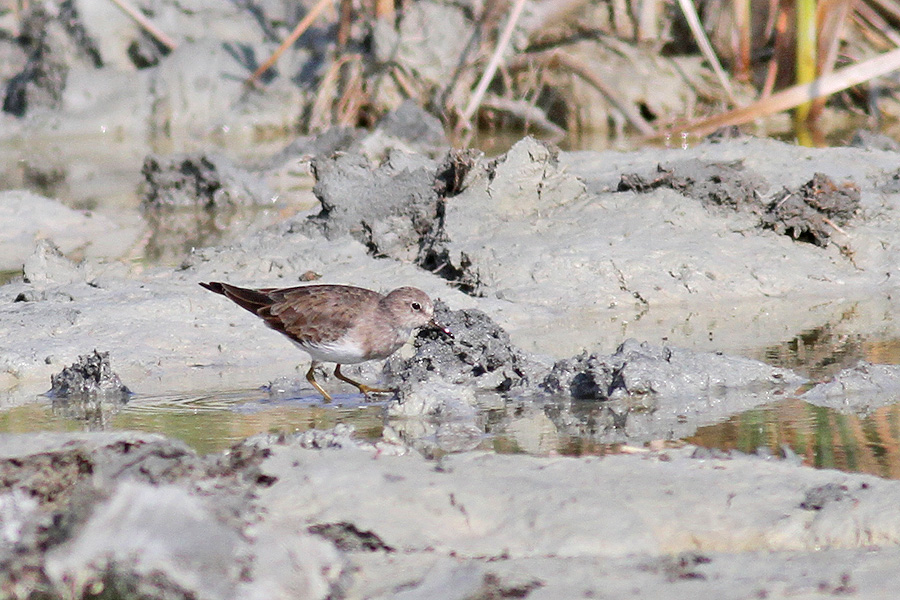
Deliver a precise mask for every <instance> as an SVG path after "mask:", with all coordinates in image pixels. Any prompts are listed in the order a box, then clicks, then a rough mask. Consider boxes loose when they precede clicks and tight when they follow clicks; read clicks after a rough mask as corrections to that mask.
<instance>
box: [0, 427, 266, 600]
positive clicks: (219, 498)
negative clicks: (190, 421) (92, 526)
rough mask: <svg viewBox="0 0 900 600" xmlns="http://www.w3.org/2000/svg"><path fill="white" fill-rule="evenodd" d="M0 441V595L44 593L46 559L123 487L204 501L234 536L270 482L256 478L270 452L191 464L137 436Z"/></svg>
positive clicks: (186, 455) (185, 451) (174, 448)
mask: <svg viewBox="0 0 900 600" xmlns="http://www.w3.org/2000/svg"><path fill="white" fill-rule="evenodd" d="M23 439H24V441H21V439H17V438H15V437H8V438H7V439H6V440H0V498H2V501H0V509H3V510H4V511H5V512H4V513H3V514H4V516H7V517H8V516H10V514H11V513H9V511H10V510H13V509H11V508H10V507H16V509H17V510H13V513H12V514H15V515H16V517H15V519H14V521H15V526H17V527H18V530H19V533H18V536H17V537H16V543H15V545H14V546H15V547H14V548H13V547H7V548H5V549H4V548H3V547H2V544H0V573H2V575H0V589H6V588H5V587H4V586H6V585H8V584H9V583H10V582H11V581H25V580H31V581H38V582H43V584H42V585H47V573H46V572H45V566H46V564H45V560H46V554H47V553H48V552H50V551H51V550H53V549H54V548H55V547H57V546H59V545H61V544H63V543H64V542H66V541H68V540H70V539H72V538H73V537H77V536H78V535H79V532H80V531H81V530H82V528H83V525H84V524H85V523H86V522H87V521H88V520H90V519H91V517H92V515H93V514H94V512H95V511H96V508H97V507H98V506H100V505H101V504H103V503H105V502H106V501H107V500H108V499H109V498H110V497H112V496H113V495H115V494H116V491H117V489H118V488H119V487H120V486H121V485H122V484H131V485H148V484H149V485H151V486H155V487H165V486H168V485H173V484H174V485H177V486H179V487H181V488H183V489H185V490H186V492H187V493H190V494H195V495H198V496H202V497H205V498H208V499H209V500H210V501H209V502H208V503H207V504H206V506H208V507H209V512H210V515H211V517H212V518H213V519H215V520H216V521H218V522H219V523H221V524H222V525H223V526H224V527H226V528H230V529H233V530H240V529H242V528H243V527H244V526H246V524H247V523H248V522H250V521H253V520H254V519H255V517H254V516H253V507H252V498H253V497H254V495H255V490H256V489H258V487H259V486H263V487H265V486H269V485H271V484H272V483H273V481H274V480H273V478H272V477H270V476H266V475H264V474H262V473H261V471H260V464H261V463H262V461H263V460H264V458H265V457H266V456H268V455H269V452H270V451H269V450H268V449H266V448H258V447H254V446H253V445H250V444H238V445H236V446H234V447H233V448H232V449H231V451H229V452H226V453H223V454H218V455H211V456H209V457H201V456H198V455H197V453H196V452H194V451H193V450H192V449H190V448H189V447H187V446H186V445H185V444H183V443H182V442H180V441H176V440H170V439H166V438H163V437H161V436H157V435H152V434H140V433H103V434H31V435H29V436H27V437H26V438H23Z"/></svg>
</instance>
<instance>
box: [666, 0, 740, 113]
mask: <svg viewBox="0 0 900 600" xmlns="http://www.w3.org/2000/svg"><path fill="white" fill-rule="evenodd" d="M678 4H679V5H680V6H681V12H682V13H684V18H685V19H687V22H688V26H689V27H690V28H691V33H693V34H694V39H695V40H696V41H697V45H698V46H700V51H701V52H702V53H703V56H704V57H705V58H706V61H707V62H708V63H709V64H710V65H711V66H712V68H713V71H714V72H715V74H716V77H717V78H718V79H719V83H721V84H722V89H724V90H725V93H726V94H728V99H729V100H731V103H732V104H735V103H736V102H737V101H736V100H735V98H734V92H732V90H731V82H730V81H729V80H728V75H726V74H725V69H723V68H722V64H721V63H720V62H719V57H718V56H716V52H715V51H714V50H713V47H712V44H710V43H709V38H708V37H706V32H704V31H703V25H701V23H700V17H699V16H698V15H697V9H696V8H695V7H694V3H693V2H692V1H691V0H678Z"/></svg>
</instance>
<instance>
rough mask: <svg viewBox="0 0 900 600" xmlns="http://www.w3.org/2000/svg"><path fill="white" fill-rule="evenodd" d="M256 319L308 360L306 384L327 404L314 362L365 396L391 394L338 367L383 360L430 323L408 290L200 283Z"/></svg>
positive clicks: (424, 305)
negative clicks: (327, 367)
mask: <svg viewBox="0 0 900 600" xmlns="http://www.w3.org/2000/svg"><path fill="white" fill-rule="evenodd" d="M200 285H201V286H203V287H204V288H206V289H208V290H210V291H213V292H216V293H217V294H222V295H223V296H225V297H226V298H228V299H229V300H231V301H233V302H234V303H236V304H237V305H238V306H241V307H242V308H245V309H247V310H249V311H250V312H252V313H253V314H255V315H257V316H258V317H260V318H262V319H263V320H264V321H265V322H266V325H268V326H269V327H271V328H272V329H274V330H276V331H280V332H281V333H283V334H284V335H286V336H287V337H288V339H290V340H291V341H292V342H293V343H294V344H295V345H297V346H298V347H299V348H300V349H301V350H304V351H305V352H307V353H308V354H309V355H310V357H311V358H312V364H311V365H310V367H309V371H307V372H306V379H307V380H308V381H309V382H310V383H311V384H312V386H313V387H314V388H316V390H318V391H319V393H320V394H322V396H323V397H324V398H325V401H326V402H331V400H332V398H331V394H329V393H328V392H326V391H325V389H324V388H323V387H322V386H321V385H319V382H317V381H316V379H315V376H314V374H313V370H314V369H315V368H316V366H317V365H318V364H319V363H320V362H333V363H335V368H334V375H335V377H337V378H338V379H340V380H342V381H346V382H347V383H350V384H352V385H354V386H356V387H357V389H359V391H360V392H362V393H363V394H365V395H368V394H369V393H373V392H391V391H393V390H386V389H381V388H373V387H369V386H368V385H365V384H363V383H359V382H357V381H354V380H352V379H350V378H349V377H347V376H346V375H344V374H342V373H341V365H349V364H356V363H361V362H365V361H367V360H376V359H382V358H387V357H388V356H390V355H391V354H393V353H394V352H396V351H397V350H398V349H399V348H400V346H402V345H403V344H404V343H405V342H406V341H408V340H409V337H410V335H411V334H412V332H413V331H415V330H416V329H419V328H420V327H425V326H429V325H430V326H432V327H435V328H438V329H440V330H441V331H443V332H444V333H446V334H448V335H449V334H450V332H449V331H448V330H447V329H446V328H444V327H441V326H440V325H438V324H437V323H435V321H434V304H432V302H431V299H430V298H429V297H428V295H427V294H426V293H425V292H423V291H422V290H420V289H417V288H414V287H401V288H397V289H396V290H394V291H392V292H390V293H389V294H387V295H382V294H379V293H378V292H373V291H372V290H367V289H365V288H360V287H354V286H350V285H303V286H297V287H289V288H262V289H249V288H242V287H238V286H236V285H230V284H228V283H222V282H219V281H212V282H209V283H200Z"/></svg>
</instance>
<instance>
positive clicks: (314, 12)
mask: <svg viewBox="0 0 900 600" xmlns="http://www.w3.org/2000/svg"><path fill="white" fill-rule="evenodd" d="M332 2H333V0H319V1H318V2H317V3H316V5H315V6H313V7H312V8H311V9H310V11H309V12H308V13H306V16H305V17H303V19H301V20H300V22H299V23H297V26H296V27H294V31H292V32H291V35H289V36H287V38H285V40H284V41H283V42H281V45H280V46H278V48H276V49H275V52H273V53H272V56H270V57H269V59H268V60H266V61H265V62H264V63H263V64H261V65H260V66H259V68H258V69H256V70H255V71H254V72H253V75H251V76H250V77H248V78H247V81H245V82H244V85H246V86H252V85H255V84H256V80H257V79H259V77H260V76H261V75H262V74H263V73H265V72H266V71H268V70H269V69H271V68H272V65H274V64H275V61H277V60H278V58H279V57H280V56H281V55H282V54H284V51H285V50H287V49H288V48H289V47H290V46H291V44H293V43H294V42H296V41H297V40H298V39H299V38H300V36H301V35H303V32H305V31H306V30H307V29H309V27H310V25H312V24H313V21H315V20H316V17H318V16H319V14H320V13H321V12H322V11H323V10H325V7H327V6H328V5H329V4H331V3H332Z"/></svg>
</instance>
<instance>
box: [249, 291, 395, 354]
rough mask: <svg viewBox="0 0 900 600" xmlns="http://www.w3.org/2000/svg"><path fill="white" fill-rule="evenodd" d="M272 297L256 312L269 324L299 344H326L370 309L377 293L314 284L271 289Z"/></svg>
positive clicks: (341, 333)
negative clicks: (270, 302)
mask: <svg viewBox="0 0 900 600" xmlns="http://www.w3.org/2000/svg"><path fill="white" fill-rule="evenodd" d="M269 294H270V296H271V297H273V299H275V300H276V302H275V303H274V304H272V306H270V307H268V308H266V309H263V310H262V311H260V312H259V313H258V314H259V315H260V316H261V317H263V318H264V319H265V320H266V322H267V323H268V324H269V327H272V328H273V329H277V330H279V331H282V332H284V333H285V334H287V335H288V336H290V337H292V338H294V339H296V340H297V341H299V342H301V343H318V344H321V343H328V342H331V341H334V340H336V339H337V338H339V337H341V336H342V335H343V334H344V333H346V332H347V330H348V329H350V328H351V327H352V326H353V325H354V323H355V321H356V319H357V318H358V317H359V315H360V314H361V313H362V312H363V311H365V310H371V309H372V307H373V306H374V305H375V303H374V302H372V300H375V301H377V300H379V299H380V298H381V295H380V294H378V293H376V292H373V291H371V290H367V289H363V288H356V287H350V286H333V285H314V286H301V287H296V288H288V289H282V290H272V291H270V292H269Z"/></svg>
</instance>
